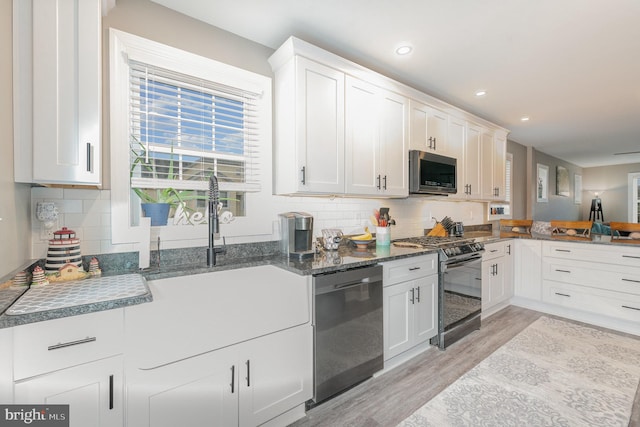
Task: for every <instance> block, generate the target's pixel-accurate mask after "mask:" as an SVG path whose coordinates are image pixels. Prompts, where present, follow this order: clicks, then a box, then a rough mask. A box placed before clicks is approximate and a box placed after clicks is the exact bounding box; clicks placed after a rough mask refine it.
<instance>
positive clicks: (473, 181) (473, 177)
mask: <svg viewBox="0 0 640 427" xmlns="http://www.w3.org/2000/svg"><path fill="white" fill-rule="evenodd" d="M481 138H482V128H481V127H480V126H477V125H475V124H472V123H468V124H467V126H466V140H465V145H464V182H462V183H461V184H462V185H458V193H460V190H461V189H462V192H463V194H465V195H466V197H467V198H469V199H475V200H477V199H480V195H481V191H480V190H481V169H480V159H481V147H482V145H481V144H482V139H481Z"/></svg>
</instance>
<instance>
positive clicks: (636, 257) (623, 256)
mask: <svg viewBox="0 0 640 427" xmlns="http://www.w3.org/2000/svg"><path fill="white" fill-rule="evenodd" d="M622 258H634V259H640V256H633V255H622Z"/></svg>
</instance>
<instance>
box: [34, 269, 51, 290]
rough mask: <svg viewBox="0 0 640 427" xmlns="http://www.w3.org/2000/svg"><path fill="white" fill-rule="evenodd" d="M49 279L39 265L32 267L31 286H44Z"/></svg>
mask: <svg viewBox="0 0 640 427" xmlns="http://www.w3.org/2000/svg"><path fill="white" fill-rule="evenodd" d="M48 284H49V281H48V280H47V277H46V276H45V274H44V270H43V269H42V267H40V266H39V265H38V266H36V268H34V269H33V277H32V279H31V286H44V285H48Z"/></svg>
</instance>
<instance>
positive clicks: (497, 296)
mask: <svg viewBox="0 0 640 427" xmlns="http://www.w3.org/2000/svg"><path fill="white" fill-rule="evenodd" d="M513 249H514V247H513V242H512V241H510V240H509V241H504V242H495V243H488V244H486V245H485V253H484V256H483V258H482V315H483V317H486V316H489V315H491V314H493V313H495V312H496V311H498V310H500V309H501V308H503V307H505V306H506V305H507V304H508V301H509V299H510V298H511V297H512V296H513V259H514V255H513V254H514V251H513Z"/></svg>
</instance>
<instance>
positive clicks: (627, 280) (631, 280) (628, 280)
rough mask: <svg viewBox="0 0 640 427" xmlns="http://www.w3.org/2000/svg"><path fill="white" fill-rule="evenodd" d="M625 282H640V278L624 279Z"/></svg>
mask: <svg viewBox="0 0 640 427" xmlns="http://www.w3.org/2000/svg"><path fill="white" fill-rule="evenodd" d="M622 281H623V282H633V283H640V280H633V279H622Z"/></svg>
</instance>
